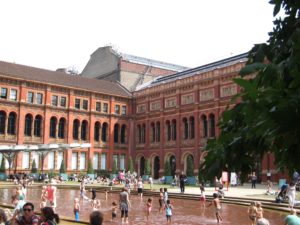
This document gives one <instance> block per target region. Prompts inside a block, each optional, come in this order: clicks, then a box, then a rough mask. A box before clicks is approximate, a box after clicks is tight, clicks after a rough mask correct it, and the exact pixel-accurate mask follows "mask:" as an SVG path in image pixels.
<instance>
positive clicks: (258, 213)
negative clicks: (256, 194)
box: [256, 202, 264, 220]
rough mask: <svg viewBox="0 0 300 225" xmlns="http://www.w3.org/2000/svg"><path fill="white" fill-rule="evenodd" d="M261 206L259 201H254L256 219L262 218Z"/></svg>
mask: <svg viewBox="0 0 300 225" xmlns="http://www.w3.org/2000/svg"><path fill="white" fill-rule="evenodd" d="M263 212H264V211H263V208H262V207H261V202H256V219H257V220H259V219H261V218H263V217H264V216H263Z"/></svg>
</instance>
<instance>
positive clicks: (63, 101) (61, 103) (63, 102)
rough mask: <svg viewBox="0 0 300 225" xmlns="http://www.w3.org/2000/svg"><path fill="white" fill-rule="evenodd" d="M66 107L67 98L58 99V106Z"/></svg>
mask: <svg viewBox="0 0 300 225" xmlns="http://www.w3.org/2000/svg"><path fill="white" fill-rule="evenodd" d="M66 105H67V98H66V97H60V106H62V107H66Z"/></svg>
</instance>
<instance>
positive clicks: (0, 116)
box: [0, 111, 6, 134]
mask: <svg viewBox="0 0 300 225" xmlns="http://www.w3.org/2000/svg"><path fill="white" fill-rule="evenodd" d="M5 120H6V113H5V112H4V111H0V134H4V132H5Z"/></svg>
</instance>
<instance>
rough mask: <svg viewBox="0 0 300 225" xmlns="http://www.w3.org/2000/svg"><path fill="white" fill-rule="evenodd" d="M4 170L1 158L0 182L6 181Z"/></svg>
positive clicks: (3, 160)
mask: <svg viewBox="0 0 300 225" xmlns="http://www.w3.org/2000/svg"><path fill="white" fill-rule="evenodd" d="M6 178H7V175H6V168H5V158H4V156H3V157H2V161H1V166H0V180H6Z"/></svg>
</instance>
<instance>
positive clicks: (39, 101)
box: [36, 93, 43, 105]
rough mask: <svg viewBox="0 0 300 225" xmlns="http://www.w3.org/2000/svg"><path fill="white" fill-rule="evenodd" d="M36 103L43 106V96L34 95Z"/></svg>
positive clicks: (40, 94)
mask: <svg viewBox="0 0 300 225" xmlns="http://www.w3.org/2000/svg"><path fill="white" fill-rule="evenodd" d="M36 103H37V104H40V105H41V104H43V94H42V93H37V94H36Z"/></svg>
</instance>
